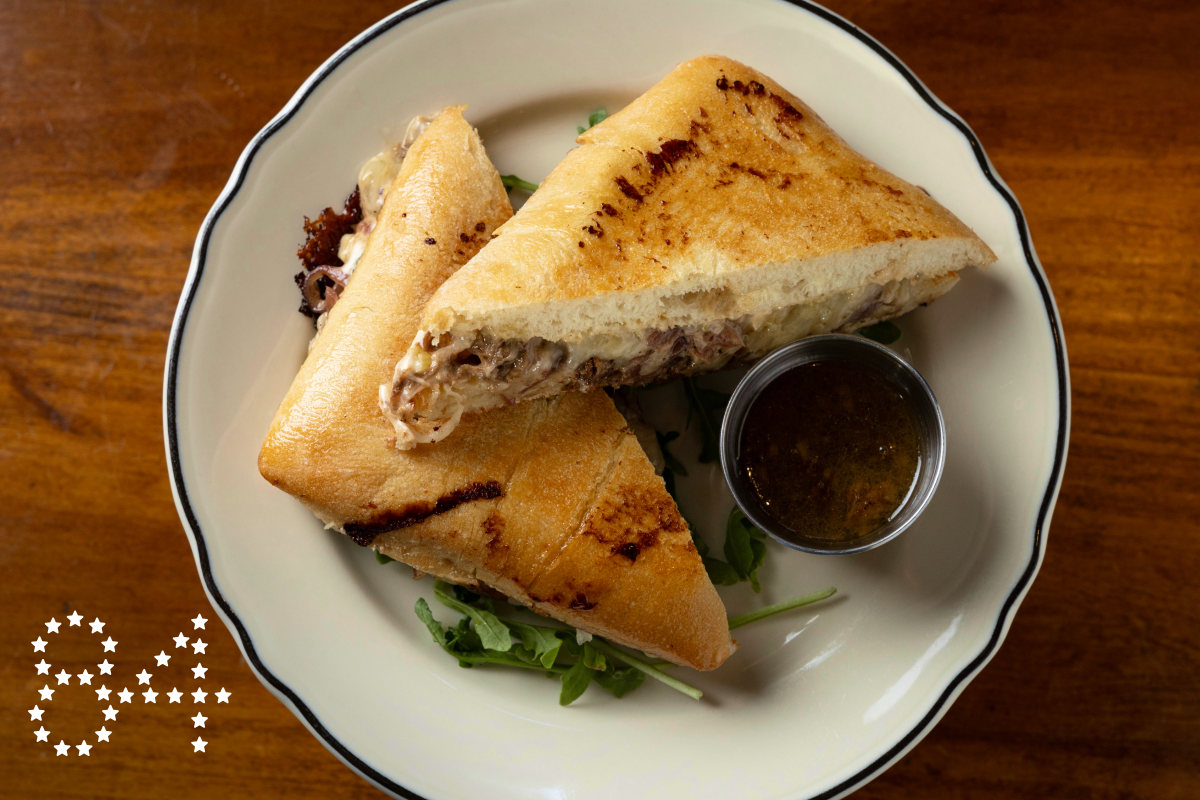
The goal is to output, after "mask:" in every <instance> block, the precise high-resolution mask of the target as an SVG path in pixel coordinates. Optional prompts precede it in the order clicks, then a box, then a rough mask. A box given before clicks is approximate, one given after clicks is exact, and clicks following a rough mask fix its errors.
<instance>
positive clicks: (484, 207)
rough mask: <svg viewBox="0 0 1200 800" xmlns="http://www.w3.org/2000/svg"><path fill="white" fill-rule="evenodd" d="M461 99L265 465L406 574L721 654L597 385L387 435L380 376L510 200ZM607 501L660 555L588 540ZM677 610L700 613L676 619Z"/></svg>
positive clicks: (715, 628)
mask: <svg viewBox="0 0 1200 800" xmlns="http://www.w3.org/2000/svg"><path fill="white" fill-rule="evenodd" d="M461 112H462V109H461V107H459V108H451V109H447V110H446V111H444V112H443V113H442V114H441V115H439V116H438V118H437V119H435V120H434V122H433V123H432V124H431V125H430V126H429V129H428V130H427V131H426V132H425V133H424V134H423V135H422V136H421V137H420V138H419V139H418V140H417V142H416V143H415V144H414V145H413V147H412V149H411V150H410V151H409V153H408V156H407V157H406V159H405V161H404V165H403V168H402V169H401V172H400V175H399V177H398V178H397V179H396V181H395V182H394V183H393V184H392V187H391V188H390V190H389V193H388V197H387V200H386V202H385V204H384V207H383V210H382V212H381V214H380V217H379V222H378V227H377V229H376V231H375V232H374V233H373V234H372V236H371V239H370V240H369V243H368V246H367V251H366V253H365V254H364V255H363V258H362V260H361V261H360V262H359V265H358V268H357V270H356V272H355V276H354V279H353V280H352V281H351V282H350V283H349V285H348V286H347V288H346V290H345V292H344V293H343V294H342V296H341V298H340V299H339V300H338V302H337V304H336V305H335V306H334V308H333V310H332V311H331V312H330V314H329V318H328V319H327V321H326V324H325V327H324V329H323V332H322V333H321V335H320V337H319V338H318V340H317V342H316V343H315V345H314V347H313V349H312V352H311V353H310V355H309V357H308V359H307V360H306V361H305V363H304V365H303V367H302V368H301V370H300V372H299V374H298V375H297V376H296V380H295V382H294V383H293V385H292V387H291V390H290V391H289V392H288V394H287V397H286V398H285V399H284V402H283V404H282V405H281V406H280V408H279V411H278V413H277V414H276V417H275V420H274V422H273V423H272V426H271V429H270V432H269V433H268V435H267V438H266V441H265V442H264V444H263V448H262V451H261V453H260V455H259V470H260V472H261V473H262V475H263V477H264V478H266V479H267V480H268V481H270V482H271V483H272V484H274V485H276V486H278V487H280V488H281V489H283V490H284V491H287V492H289V493H290V494H293V495H295V496H296V497H297V498H299V499H300V500H301V501H302V502H304V503H305V505H307V506H308V507H309V508H310V509H312V510H313V511H314V512H315V513H316V514H317V515H318V516H319V517H321V518H322V519H324V520H326V521H327V522H332V523H334V524H336V525H338V526H340V527H343V528H344V529H345V531H346V532H347V534H348V535H350V536H351V537H352V538H355V539H356V541H359V542H360V543H364V544H365V543H370V544H372V545H373V546H375V547H378V548H379V549H380V550H381V551H382V552H384V553H387V554H388V555H391V556H393V557H395V558H398V559H400V560H402V561H404V562H405V563H408V564H410V565H412V566H413V567H414V568H416V569H419V570H421V571H423V572H430V573H432V574H435V575H438V576H441V577H444V578H446V579H448V580H452V581H455V582H458V583H464V584H468V585H472V584H473V585H480V584H482V585H486V586H490V587H493V588H495V589H498V590H500V591H502V592H504V593H505V594H507V595H509V596H510V597H515V598H517V599H518V600H521V601H522V602H524V603H526V604H528V605H532V606H535V607H536V609H537V610H538V611H539V612H541V613H544V614H548V615H550V616H554V617H557V618H558V619H562V620H564V621H566V622H569V623H571V624H575V625H578V626H579V627H581V628H583V629H584V630H588V631H592V632H594V633H597V634H600V635H604V636H608V637H611V638H612V639H613V640H615V641H619V642H622V643H625V644H628V645H630V646H632V647H636V648H639V649H642V650H645V651H647V652H650V653H653V654H656V655H661V656H662V657H664V658H669V659H671V660H672V661H675V662H677V663H682V664H690V665H693V666H696V667H698V668H701V669H711V668H713V667H716V666H717V665H719V664H720V663H721V662H722V661H723V660H724V659H725V657H726V656H728V654H729V651H730V639H729V632H728V628H727V626H726V621H725V610H724V606H723V605H722V604H721V601H720V598H719V597H718V596H717V594H716V590H715V589H714V588H713V586H712V584H711V582H709V580H708V578H707V576H706V575H705V574H704V568H703V566H702V565H701V562H700V559H699V558H698V557H697V556H696V555H695V553H694V550H693V551H691V552H690V555H689V552H688V551H687V547H688V546H690V537H689V538H688V540H687V543H684V542H683V541H682V539H681V537H684V536H687V532H686V526H685V527H684V528H683V530H682V533H681V532H680V530H679V526H680V524H681V523H680V522H679V519H678V511H677V510H676V509H675V505H674V502H673V501H672V500H671V498H670V496H669V495H668V494H667V493H666V490H665V488H664V487H663V486H662V481H661V479H659V478H657V477H655V476H654V473H653V470H652V468H651V467H650V464H649V462H648V461H647V459H646V456H645V454H644V453H643V452H642V451H641V449H640V448H639V447H638V446H637V444H636V441H635V440H634V437H633V436H632V434H630V433H629V432H628V430H627V429H626V427H625V423H624V420H623V418H622V417H621V416H620V414H619V413H618V412H617V411H616V409H615V408H614V407H613V405H612V402H611V401H610V400H609V399H608V398H607V397H606V396H605V395H603V394H601V393H596V394H591V395H565V396H563V397H561V398H555V399H553V400H549V401H539V402H531V403H524V404H521V405H519V406H514V407H511V408H506V409H501V410H499V411H496V412H492V413H488V414H486V415H479V416H467V417H465V418H464V419H463V420H462V422H461V424H460V427H459V430H458V431H457V432H456V434H455V436H454V437H453V439H452V440H449V441H447V442H443V443H441V444H438V445H436V446H421V447H418V448H416V449H415V450H410V451H397V450H396V449H395V448H394V447H392V446H391V445H390V444H389V443H388V439H389V438H390V437H391V436H393V435H394V433H393V431H392V428H391V426H390V424H388V423H387V422H386V420H384V418H383V417H382V415H381V414H380V412H379V410H378V405H377V396H378V395H377V393H378V387H379V386H380V385H381V384H384V383H388V382H389V381H390V379H391V375H392V370H393V368H394V366H395V364H396V361H397V360H398V359H399V358H400V357H401V356H402V355H403V354H404V351H405V349H406V348H407V347H408V345H409V343H410V342H411V341H412V338H413V336H414V335H415V334H416V331H417V322H418V316H419V313H420V310H421V308H422V306H423V304H424V303H425V301H426V300H427V299H428V297H429V296H430V295H431V294H432V293H433V292H434V290H435V289H436V288H437V287H438V286H439V285H440V284H441V282H442V281H444V280H445V279H446V278H447V277H449V276H450V275H451V274H453V272H454V271H455V270H456V269H457V268H458V267H460V266H461V265H462V264H463V263H464V262H465V261H466V260H467V259H468V258H470V257H471V256H472V255H473V254H474V253H475V252H476V251H477V250H478V249H479V248H480V247H481V246H482V244H483V243H484V242H486V241H487V239H488V237H489V235H490V234H491V232H492V231H493V230H494V229H495V228H496V227H497V226H498V225H499V224H501V223H502V222H503V221H504V220H505V219H507V218H508V217H509V216H510V215H511V213H512V211H511V208H510V206H509V205H508V200H507V198H506V196H505V193H504V189H503V186H502V185H501V183H500V179H499V176H498V175H497V173H496V171H495V169H494V168H493V167H492V165H491V163H490V162H489V161H488V159H487V156H486V155H485V153H484V151H483V147H482V145H481V143H480V142H479V139H478V136H477V135H476V134H475V132H474V131H473V130H472V129H471V127H470V126H469V125H468V124H467V123H466V122H465V121H464V120H463V118H462V114H461ZM618 507H620V508H624V509H625V510H624V512H623V513H625V514H626V515H627V516H628V521H629V524H630V531H635V532H636V535H637V536H646V537H651V536H653V537H656V541H660V542H662V543H663V544H662V546H660V547H658V548H656V549H657V550H659V551H661V552H662V553H663V555H661V556H659V555H657V554H656V555H654V556H646V557H638V558H636V559H632V560H631V559H628V558H625V557H623V556H621V555H619V554H618V555H613V554H611V553H609V552H607V551H603V550H598V549H596V547H592V546H590V545H589V546H585V543H586V542H589V541H591V540H594V539H595V540H597V541H598V539H597V533H594V532H601V533H602V535H603V536H604V537H607V538H606V540H607V539H613V537H615V536H616V535H617V533H616V530H615V528H614V526H615V525H618V524H624V523H620V522H617V519H618V517H617V516H614V515H615V514H616V511H615V509H616V508H618ZM606 519H607V520H610V522H608V523H605V522H604V520H606ZM655 525H658V526H659V527H658V528H655V527H654V526H655ZM630 535H631V536H633V535H635V533H630ZM614 541H615V539H614ZM568 567H570V569H572V570H575V572H574V574H569V570H568ZM584 579H586V580H587V581H591V582H590V583H588V584H587V591H588V592H591V594H589V595H588V601H587V602H588V603H593V604H594V605H593V606H592V608H590V609H588V610H581V609H580V608H578V607H577V608H572V604H573V603H574V604H575V605H576V606H579V605H580V603H579V602H576V598H575V597H574V595H571V596H569V597H568V594H567V593H568V591H569V589H570V587H571V586H574V585H576V584H578V583H579V581H581V580H584ZM664 590H665V591H668V592H669V594H665V593H664ZM535 596H536V599H535ZM556 598H557V599H556ZM635 598H636V601H637V602H636V603H635V602H634V600H635ZM680 609H683V610H684V611H685V612H686V613H689V614H694V615H695V618H694V619H689V620H681V619H680Z"/></svg>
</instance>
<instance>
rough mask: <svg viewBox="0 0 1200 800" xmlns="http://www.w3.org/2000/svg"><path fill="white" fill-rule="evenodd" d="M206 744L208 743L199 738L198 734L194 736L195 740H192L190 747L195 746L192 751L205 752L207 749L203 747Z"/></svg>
mask: <svg viewBox="0 0 1200 800" xmlns="http://www.w3.org/2000/svg"><path fill="white" fill-rule="evenodd" d="M206 744H208V742H206V741H204V740H203V739H201V738H200V737H199V736H197V737H196V741H194V742H192V747H193V748H195V749H194V750H192V752H193V753H204V752H207V751H206V750H205V749H204V745H206Z"/></svg>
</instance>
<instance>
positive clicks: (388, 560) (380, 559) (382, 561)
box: [375, 550, 396, 564]
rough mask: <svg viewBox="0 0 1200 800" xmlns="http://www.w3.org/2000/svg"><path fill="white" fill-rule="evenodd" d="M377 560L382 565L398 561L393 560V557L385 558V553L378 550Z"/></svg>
mask: <svg viewBox="0 0 1200 800" xmlns="http://www.w3.org/2000/svg"><path fill="white" fill-rule="evenodd" d="M375 560H376V561H378V562H379V563H380V564H390V563H392V562H393V561H395V560H396V559H394V558H392V557H391V556H385V555H384V554H383V553H381V552H379V551H378V550H376V551H375Z"/></svg>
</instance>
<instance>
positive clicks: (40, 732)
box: [33, 725, 50, 742]
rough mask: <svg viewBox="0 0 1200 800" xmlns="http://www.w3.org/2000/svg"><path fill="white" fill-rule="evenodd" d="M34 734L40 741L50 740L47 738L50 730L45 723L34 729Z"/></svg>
mask: <svg viewBox="0 0 1200 800" xmlns="http://www.w3.org/2000/svg"><path fill="white" fill-rule="evenodd" d="M33 735H34V736H36V737H37V740H38V741H39V742H49V741H50V740H49V739H47V738H46V737H47V736H49V735H50V731H48V730H46V726H45V725H43V726H42V727H40V728H38V729H37V730H36V731H34V732H33Z"/></svg>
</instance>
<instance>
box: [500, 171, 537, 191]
mask: <svg viewBox="0 0 1200 800" xmlns="http://www.w3.org/2000/svg"><path fill="white" fill-rule="evenodd" d="M500 182H501V183H503V184H504V191H506V192H511V191H512V190H513V189H520V190H521V191H523V192H529V193H530V194H533V193H534V192H536V191H537V189H538V187H537V184H536V183H530V182H529V181H523V180H521V179H520V178H518V177H517V176H516V175H501V176H500Z"/></svg>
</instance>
